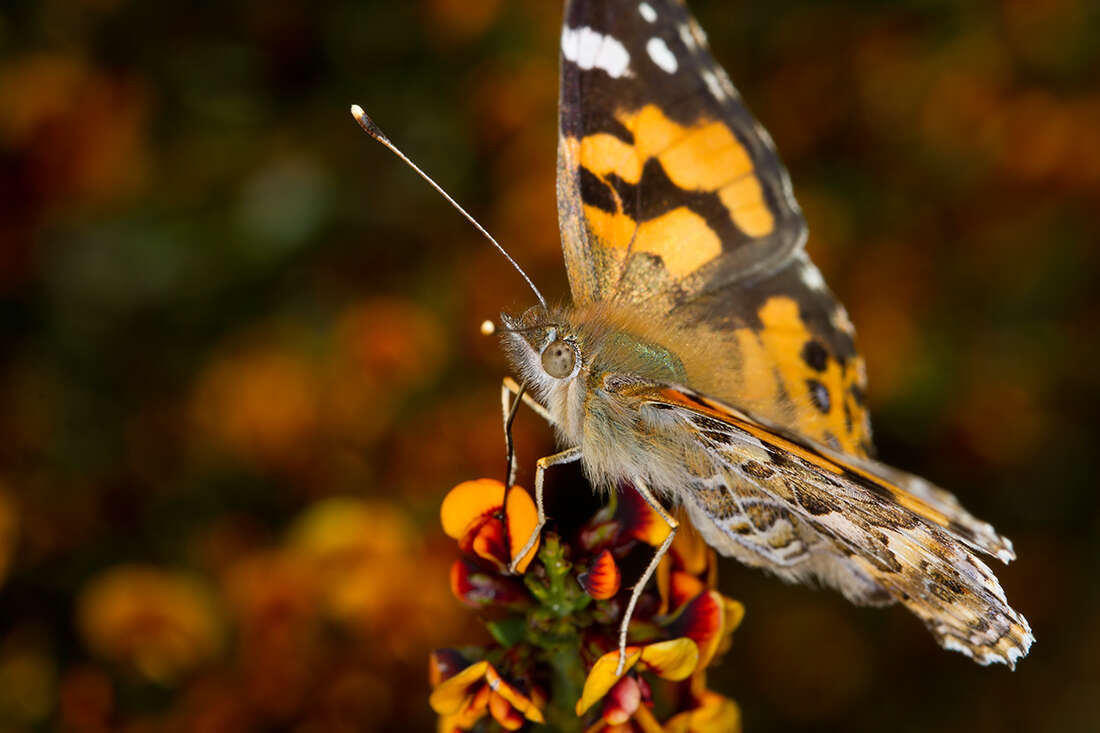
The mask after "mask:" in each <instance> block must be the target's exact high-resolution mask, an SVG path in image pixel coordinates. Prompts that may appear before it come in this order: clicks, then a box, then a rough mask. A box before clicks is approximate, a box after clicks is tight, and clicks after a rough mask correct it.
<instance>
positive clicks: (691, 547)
mask: <svg viewBox="0 0 1100 733" xmlns="http://www.w3.org/2000/svg"><path fill="white" fill-rule="evenodd" d="M669 552H670V553H672V554H673V555H675V556H676V559H677V560H678V561H679V565H680V567H681V568H682V569H683V570H685V571H686V572H689V573H691V574H692V575H703V574H704V572H705V571H706V570H707V567H708V565H709V560H710V548H709V547H708V546H707V543H706V540H704V539H703V537H702V535H700V534H699V533H698V532H697V531H696V530H695V528H694V527H692V526H691V522H683V521H681V522H680V530H679V531H678V532H677V533H676V537H675V538H674V539H673V540H672V546H671V547H669Z"/></svg>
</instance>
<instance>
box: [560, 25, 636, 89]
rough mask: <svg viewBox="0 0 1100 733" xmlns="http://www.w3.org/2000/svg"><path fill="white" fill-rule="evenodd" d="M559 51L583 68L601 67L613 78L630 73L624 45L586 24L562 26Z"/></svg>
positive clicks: (628, 56)
mask: <svg viewBox="0 0 1100 733" xmlns="http://www.w3.org/2000/svg"><path fill="white" fill-rule="evenodd" d="M561 52H562V55H563V56H565V58H566V60H568V61H572V62H573V63H575V64H576V65H577V66H579V67H580V68H582V69H584V70H588V69H602V70H603V71H606V72H607V73H608V75H609V76H611V77H612V78H614V79H618V78H619V77H621V76H629V75H630V54H629V53H627V50H626V47H624V46H623V44H621V43H619V41H617V40H616V39H614V38H612V37H611V36H605V35H603V34H602V33H597V32H596V31H594V30H592V29H591V28H589V27H587V26H585V27H584V28H563V29H562V32H561Z"/></svg>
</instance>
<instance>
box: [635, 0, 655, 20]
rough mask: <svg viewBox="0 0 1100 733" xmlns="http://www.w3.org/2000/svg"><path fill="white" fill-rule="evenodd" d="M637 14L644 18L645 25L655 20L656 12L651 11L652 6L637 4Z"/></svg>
mask: <svg viewBox="0 0 1100 733" xmlns="http://www.w3.org/2000/svg"><path fill="white" fill-rule="evenodd" d="M638 12H639V13H641V15H642V17H643V18H645V22H646V23H652V22H654V21H655V20H657V11H656V10H654V9H653V6H652V5H650V4H649V3H639V4H638Z"/></svg>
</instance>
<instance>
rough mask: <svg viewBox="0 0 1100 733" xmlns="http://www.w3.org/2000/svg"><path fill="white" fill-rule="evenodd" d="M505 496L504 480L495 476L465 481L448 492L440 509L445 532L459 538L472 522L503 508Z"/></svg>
mask: <svg viewBox="0 0 1100 733" xmlns="http://www.w3.org/2000/svg"><path fill="white" fill-rule="evenodd" d="M503 498H504V484H503V483H501V482H500V481H496V480H494V479H488V478H483V479H478V480H476V481H463V482H462V483H460V484H459V485H458V486H456V487H454V488H453V489H451V490H450V492H448V494H447V496H446V497H444V499H443V505H442V506H441V507H440V509H439V519H440V521H441V522H442V524H443V532H444V533H446V535H447V536H448V537H451V538H453V539H456V540H459V539H462V536H463V535H464V534H466V530H467V528H468V527H469V526H470V524H471V523H472V522H473V521H474V520H476V519H478V518H479V517H483V516H486V515H490V514H492V513H493V512H495V511H497V510H498V509H500V502H501V500H502V499H503Z"/></svg>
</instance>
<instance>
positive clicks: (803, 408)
mask: <svg viewBox="0 0 1100 733" xmlns="http://www.w3.org/2000/svg"><path fill="white" fill-rule="evenodd" d="M758 315H759V317H760V322H761V323H762V324H763V328H762V329H761V330H760V332H759V333H754V332H752V331H751V330H749V329H739V330H738V331H737V336H738V339H739V341H740V342H741V346H742V348H745V347H749V348H750V349H751V350H750V351H748V354H753V352H754V351H756V352H758V351H759V350H760V349H763V351H764V352H766V354H767V357H766V358H765V359H763V360H761V361H757V362H755V363H765V364H774V365H775V368H776V372H777V376H778V379H779V380H780V382H781V384H779V385H777V387H779V388H781V389H782V390H783V391H784V392H785V393H786V394H787V395H788V396H789V398H790V400H791V402H792V403H793V404H794V406H795V409H796V411H797V413H798V415H797V419H796V420H794V421H793V423H792V424H794V425H797V426H798V430H799V432H802V433H804V434H805V435H807V436H809V437H811V438H813V439H814V440H818V441H820V442H822V443H825V444H826V445H829V444H832V447H833V448H836V449H839V450H842V451H845V452H847V453H853V454H855V455H862V454H863V452H864V451H863V447H862V445H863V442H864V441H865V440H867V439H869V438H870V436H869V435H866V434H865V424H866V423H865V421H864V420H863V413H864V408H863V406H862V405H859V404H856V402H855V400H854V398H853V397H852V393H851V388H852V386H853V385H857V384H858V383H859V381H858V380H859V374H860V368H859V364H858V362H859V361H860V358H859V357H858V356H856V357H853V358H852V359H850V360H849V362H848V363H847V364H843V365H842V364H841V363H840V362H839V361H837V360H836V359H834V358H831V357H828V356H827V355H826V354H825V352H824V350H822V351H821V358H820V359H819V360H817V359H814V358H813V357H812V356H810V355H808V352H812V350H813V348H814V347H813V344H814V343H815V341H814V336H813V334H811V333H810V331H809V329H808V328H807V327H806V324H805V323H804V322H803V321H802V318H801V317H800V315H799V310H798V304H797V303H796V302H795V301H794V300H793V299H791V298H785V297H779V296H775V297H771V298H769V299H768V300H767V301H766V302H765V303H764V305H763V306H761V307H760V309H759V311H758ZM754 340H758V344H759V346H754V345H753V344H752V342H753V341H754ZM753 358H759V357H758V356H756V355H753Z"/></svg>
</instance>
